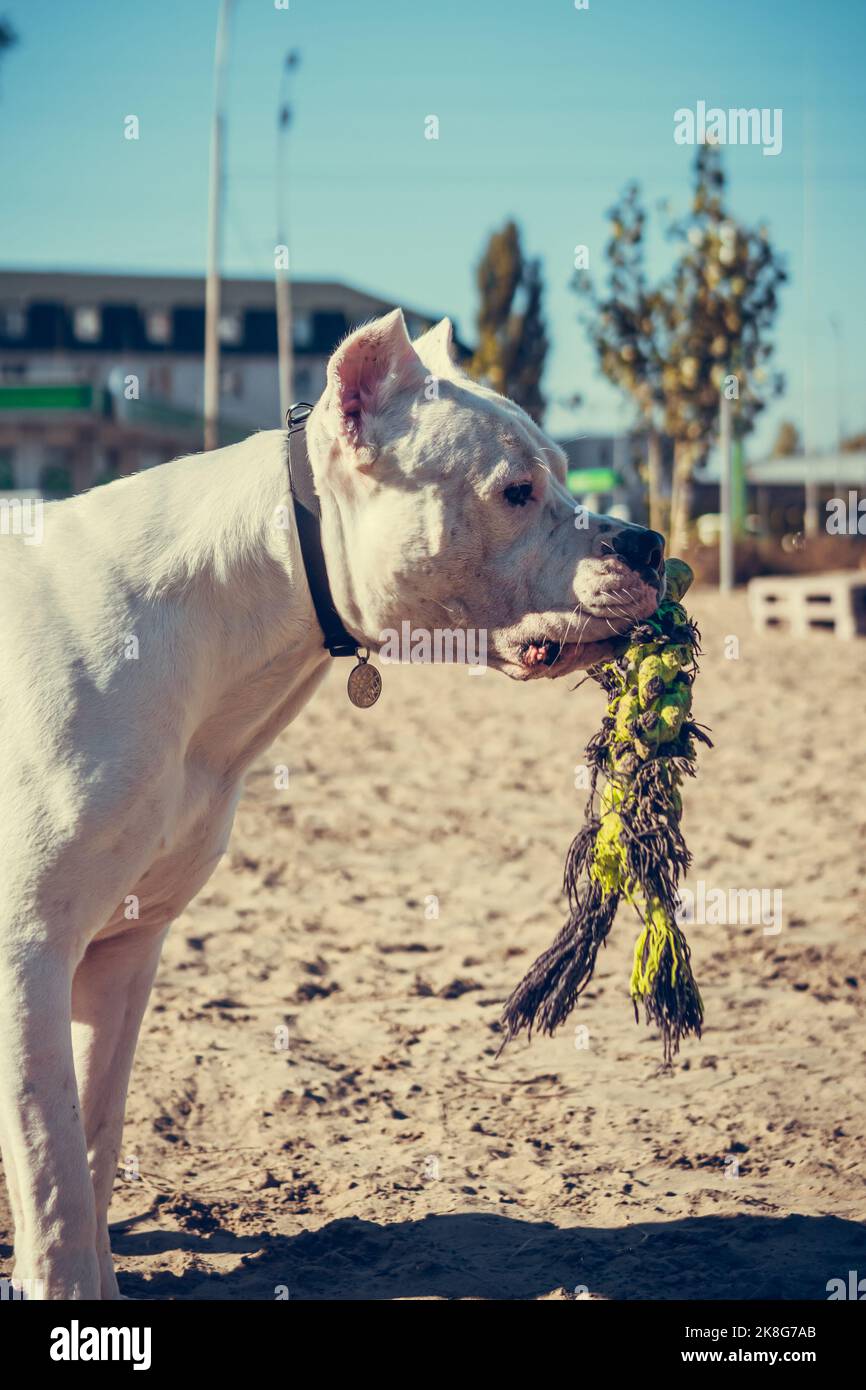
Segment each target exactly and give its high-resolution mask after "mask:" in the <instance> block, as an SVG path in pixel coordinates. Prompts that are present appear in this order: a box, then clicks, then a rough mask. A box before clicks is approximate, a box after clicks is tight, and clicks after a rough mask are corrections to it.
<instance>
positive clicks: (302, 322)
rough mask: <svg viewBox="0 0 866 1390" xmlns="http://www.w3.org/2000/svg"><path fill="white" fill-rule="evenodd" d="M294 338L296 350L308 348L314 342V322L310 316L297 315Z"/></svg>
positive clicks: (293, 332)
mask: <svg viewBox="0 0 866 1390" xmlns="http://www.w3.org/2000/svg"><path fill="white" fill-rule="evenodd" d="M292 337H293V338H294V341H295V347H296V348H308V347H309V346H310V344H311V343H312V341H313V320H312V318H311V317H310V315H309V314H295V317H294V319H293V320H292Z"/></svg>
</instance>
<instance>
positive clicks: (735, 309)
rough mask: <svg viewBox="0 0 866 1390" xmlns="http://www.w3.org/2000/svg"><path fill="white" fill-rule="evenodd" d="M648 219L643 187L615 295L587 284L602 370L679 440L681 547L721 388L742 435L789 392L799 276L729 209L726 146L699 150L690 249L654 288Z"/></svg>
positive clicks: (628, 212)
mask: <svg viewBox="0 0 866 1390" xmlns="http://www.w3.org/2000/svg"><path fill="white" fill-rule="evenodd" d="M645 222H646V214H645V212H644V209H643V207H642V204H641V201H640V194H639V190H638V188H637V186H636V185H634V184H632V185H630V186H629V188H628V189H627V190H626V193H625V194H624V195H623V197H622V199H621V200H620V202H619V204H617V206H616V207H615V208H614V209H613V212H612V235H611V238H610V241H609V242H608V244H607V246H606V248H605V255H606V258H607V261H608V264H609V283H608V293H607V295H606V296H604V297H603V298H601V297H599V296H598V295H597V294H596V293H595V291H594V290H593V287H592V285H591V283H590V282H589V281H588V279H587V278H586V277H582V278H579V279H578V281H577V285H576V288H577V289H578V291H579V293H581V294H582V295H583V296H584V297H585V299H586V301H587V304H588V313H587V314H586V315H585V318H584V322H585V323H586V325H587V327H588V328H589V331H590V337H591V340H592V341H593V343H594V345H595V349H596V353H597V356H598V359H599V364H600V366H601V369H602V371H603V372H604V373H605V375H606V376H608V377H609V379H610V380H612V381H613V382H615V383H616V384H617V385H619V386H621V387H623V388H624V389H625V390H627V391H628V392H629V394H630V395H631V396H632V397H633V399H634V401H635V404H636V406H637V407H638V410H639V413H640V415H641V416H642V417H643V419H644V420H646V421H647V422H649V423H651V425H652V426H653V427H654V428H656V429H661V430H663V431H664V432H665V433H666V434H668V435H670V436H671V437H672V439H673V440H674V449H675V453H674V459H675V462H674V480H673V481H674V487H673V498H672V507H671V513H672V514H671V519H670V532H671V544H672V548H674V549H677V550H678V549H680V548H683V547H685V546H686V545H687V543H688V522H689V510H690V492H691V479H692V475H693V472H694V468H695V466H696V464H697V463H698V462H699V461H700V460H701V459H702V458H703V457H704V456H705V455H706V453H707V450H708V449H709V447H710V444H711V442H712V439H713V437H714V435H715V433H716V429H717V424H718V412H719V399H720V394H721V392H722V391H723V390H724V391H725V392H726V393H727V394H729V395H730V397H731V398H733V399H735V400H736V402H737V404H736V409H735V412H734V429H735V433H736V435H737V436H738V437H742V436H743V435H745V434H746V433H748V432H749V431H750V430H751V429H752V428H753V426H754V423H755V420H756V419H757V417H758V415H759V414H760V412H761V411H762V410H763V409H764V408H765V405H766V404H767V401H768V400H769V399H771V398H772V397H773V396H775V395H777V394H778V393H779V392H780V391H781V389H782V385H783V383H782V378H781V377H780V376H779V375H778V374H775V373H773V372H771V371H770V370H769V365H768V364H769V358H770V357H771V356H772V352H773V348H772V344H771V343H770V341H769V337H770V332H771V330H772V326H773V323H774V321H775V316H776V312H777V309H778V289H779V287H780V285H781V284H782V283H783V282H784V281H785V280H786V278H787V276H786V273H785V270H784V267H783V265H782V263H781V261H780V260H779V258H778V256H777V253H776V252H775V251H774V250H773V248H772V247H771V245H770V243H769V239H768V236H767V232H766V230H765V229H764V228H763V227H761V228H757V229H752V228H749V227H746V226H744V225H742V224H741V223H738V222H737V221H735V219H734V218H733V217H732V215H731V214H730V212H729V211H728V209H727V207H726V202H725V178H724V172H723V169H722V163H721V156H720V152H719V149H718V147H717V146H716V145H713V144H705V145H700V146H698V149H697V153H696V157H695V163H694V185H693V194H692V203H691V208H690V211H689V214H688V215H687V216H686V217H685V218H683V219H681V220H680V221H676V222H673V223H671V224H670V225H669V226H668V229H667V231H668V236H669V238H670V239H671V240H672V241H673V242H674V243H675V244H676V246H677V247H678V255H677V257H676V259H675V262H674V265H673V268H672V270H671V271H670V273H669V274H668V275H666V276H665V277H664V278H663V279H662V280H660V281H659V282H658V283H657V284H656V285H654V286H653V285H650V284H649V283H648V281H647V277H646V272H645V268H644V228H645Z"/></svg>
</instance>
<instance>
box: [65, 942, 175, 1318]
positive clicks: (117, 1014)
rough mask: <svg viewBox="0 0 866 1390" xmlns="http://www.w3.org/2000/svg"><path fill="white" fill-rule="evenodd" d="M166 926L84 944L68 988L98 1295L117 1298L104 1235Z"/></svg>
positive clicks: (105, 1235)
mask: <svg viewBox="0 0 866 1390" xmlns="http://www.w3.org/2000/svg"><path fill="white" fill-rule="evenodd" d="M166 930H167V928H165V927H161V928H159V929H158V930H154V929H152V928H151V929H148V928H145V927H135V928H132V929H130V930H128V931H126V932H124V933H122V934H121V935H119V936H115V937H111V938H110V939H108V940H105V941H95V942H92V943H91V944H90V946H88V948H87V951H86V952H85V954H84V958H83V960H82V961H81V963H80V965H79V966H78V969H77V971H76V972H75V979H74V981H73V987H72V1040H73V1046H74V1051H75V1070H76V1074H77V1076H78V1086H79V1091H80V1093H81V1108H82V1113H83V1115H84V1129H85V1134H86V1136H87V1158H88V1162H89V1165H90V1173H91V1176H92V1179H93V1191H94V1195H95V1199H96V1250H97V1256H98V1259H99V1274H100V1296H101V1297H102V1298H106V1299H113V1298H119V1297H120V1296H121V1295H120V1293H119V1292H118V1288H117V1279H116V1278H115V1274H114V1264H113V1262H112V1258H111V1245H110V1241H109V1236H108V1206H109V1203H110V1201H111V1192H112V1188H113V1186H114V1178H115V1175H116V1172H117V1163H118V1158H119V1154H120V1140H121V1135H122V1132H123V1113H124V1110H125V1108H126V1092H127V1087H128V1085H129V1075H130V1072H131V1070H132V1062H133V1058H134V1056H135V1045H136V1042H137V1041H138V1030H139V1027H140V1026H141V1020H142V1016H143V1014H144V1010H145V1008H146V1006H147V1000H148V996H149V994H150V988H151V985H152V984H153V977H154V975H155V973H156V967H157V965H158V963H159V953H160V950H161V948H162V943H163V940H164V938H165V933H166Z"/></svg>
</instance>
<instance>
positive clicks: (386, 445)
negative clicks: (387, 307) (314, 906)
mask: <svg viewBox="0 0 866 1390" xmlns="http://www.w3.org/2000/svg"><path fill="white" fill-rule="evenodd" d="M307 444H308V450H309V456H310V461H311V467H312V471H313V475H314V477H315V482H316V490H317V492H318V494H319V498H320V505H321V512H322V519H321V537H322V544H323V549H324V555H325V558H326V562H327V572H328V577H329V580H330V587H331V591H332V594H333V599H334V603H335V605H336V608H337V610H338V611H339V614H340V617H341V618H342V621H343V623H344V624H345V627H346V628H347V629H348V630H349V632H350V633H351V635H352V637H353V639H355V640H356V641H357V642H358V643H362V644H364V645H366V646H368V647H370V648H372V649H374V650H375V648H376V646H377V642H378V640H379V634H381V633H382V632H383V631H384V630H386V629H396V630H399V629H400V625H401V622H402V621H404V620H406V619H409V620H410V621H411V623H412V626H413V628H423V629H427V630H429V631H434V630H436V629H437V628H441V627H442V625H443V624H445V625H447V626H448V627H449V628H452V629H453V628H461V627H468V626H473V627H474V628H476V629H484V630H486V633H487V641H488V663H489V664H490V665H493V666H495V667H497V668H498V669H500V670H503V671H505V672H507V674H508V675H510V676H513V677H516V678H517V679H527V678H533V677H537V676H546V675H553V676H556V675H562V674H566V673H569V672H572V671H574V670H576V669H578V668H579V667H583V666H586V665H589V664H591V663H592V662H593V661H594V660H597V659H599V658H600V657H601V656H604V655H605V654H606V653H607V652H608V651H609V647H608V646H606V645H605V639H606V638H608V639H609V638H610V636H611V634H612V633H614V632H619V631H622V630H624V629H625V628H627V627H628V626H629V625H630V624H631V623H632V622H633V621H634V620H635V619H637V618H640V617H643V616H645V615H647V614H649V613H650V612H652V611H653V609H654V608H655V607H656V605H657V603H658V600H659V595H660V590H661V585H662V582H663V581H662V580H661V579H660V573H661V555H662V542H661V537H659V536H657V535H655V533H653V532H651V531H645V530H643V528H640V527H631V526H624V525H623V524H622V523H621V522H616V521H609V520H608V521H605V520H604V519H602V518H598V517H589V516H587V515H586V514H584V515H583V516H581V515H580V514H579V512H578V514H577V515H575V509H574V508H573V507H572V506H569V505H568V500H567V498H568V494H567V493H566V492H565V491H564V488H563V485H562V479H563V477H564V459H563V455H562V452H561V451H560V450H559V449H558V448H557V447H556V446H554V445H553V444H552V443H551V442H550V440H549V439H547V437H546V436H545V435H544V434H543V433H542V432H541V430H539V429H538V428H537V427H536V425H534V424H533V423H532V421H531V420H530V419H529V418H528V417H527V416H526V415H525V414H524V413H523V411H521V410H520V409H519V408H518V407H517V406H516V405H514V404H513V403H512V402H511V401H508V400H505V399H504V398H502V397H500V396H497V395H495V394H494V393H493V392H491V391H489V390H486V389H484V388H483V387H481V386H478V385H477V384H476V383H474V382H472V381H470V380H469V378H467V377H466V376H465V375H463V374H462V373H461V372H460V370H459V369H458V368H457V367H456V366H455V364H454V362H453V361H452V348H451V329H450V324H449V323H448V321H447V320H444V321H443V322H442V323H441V324H439V325H438V327H436V328H434V329H432V330H431V331H430V332H429V333H427V334H426V335H425V336H424V337H423V338H421V339H420V340H419V341H417V342H416V343H414V344H413V343H411V342H410V340H409V338H408V336H407V334H406V328H405V324H404V320H403V316H402V313H401V312H400V311H399V310H396V311H395V312H394V313H393V314H390V315H388V316H387V317H386V318H383V319H381V320H378V321H377V322H375V323H372V324H369V325H367V326H365V327H362V328H359V329H358V330H357V331H356V332H354V333H353V334H352V335H351V336H350V337H349V338H347V339H346V341H345V342H344V343H343V344H342V345H341V346H340V347H339V348H338V350H337V351H336V352H335V353H334V356H333V357H332V359H331V362H330V364H329V367H328V377H327V385H326V389H325V393H324V395H323V397H322V399H321V400H320V401H319V403H318V404H317V405H316V407H315V409H314V410H313V412H312V415H311V417H310V420H309V424H308V427H307ZM287 453H288V437H287V434H286V433H285V432H284V431H276V430H275V431H271V432H268V433H262V434H258V435H255V436H254V437H253V438H251V439H248V440H246V441H245V442H244V443H243V444H238V445H235V446H232V447H231V448H226V449H221V450H219V451H217V452H216V453H212V454H200V455H196V456H193V457H190V458H184V459H177V460H175V461H174V462H172V463H168V464H165V465H164V466H162V467H159V468H154V469H151V470H149V471H147V472H144V473H140V474H138V475H137V476H135V477H132V478H125V479H122V480H120V481H118V482H115V483H112V484H111V485H110V486H108V487H102V488H98V489H96V490H95V491H93V492H89V493H87V494H86V495H83V496H79V497H75V498H72V499H71V500H69V501H67V502H61V503H57V504H53V505H51V506H49V507H47V508H46V510H45V515H44V538H43V543H42V544H41V545H31V546H29V547H28V546H23V545H22V544H21V542H20V540H18V539H15V538H13V537H8V536H3V537H0V605H2V622H0V633H2V640H3V643H4V646H5V652H4V656H3V661H2V667H0V681H2V691H0V729H2V743H0V748H2V762H3V768H2V784H0V794H2V797H3V801H4V808H3V815H2V819H0V882H2V887H3V905H2V916H0V1138H2V1152H3V1163H4V1168H5V1173H6V1181H7V1184H8V1188H9V1193H10V1200H11V1205H12V1209H13V1213H14V1217H15V1226H16V1237H15V1266H14V1270H13V1278H14V1279H15V1280H16V1281H17V1280H20V1281H26V1283H25V1288H26V1289H27V1291H28V1294H29V1296H31V1297H33V1296H40V1295H41V1296H44V1297H48V1298H58V1299H91V1298H100V1297H101V1298H117V1297H119V1294H118V1288H117V1281H116V1279H115V1275H114V1270H113V1266H112V1260H111V1251H110V1248H109V1238H108V1222H107V1213H108V1204H109V1198H110V1196H111V1190H112V1184H113V1181H114V1176H115V1171H116V1166H117V1161H118V1153H119V1148H120V1138H121V1128H122V1123H123V1112H124V1106H125V1100H126V1091H127V1084H128V1080H129V1073H130V1069H131V1066H132V1060H133V1054H134V1051H135V1044H136V1039H137V1035H138V1030H139V1025H140V1022H141V1018H142V1014H143V1012H144V1008H145V1005H146V1003H147V998H148V993H149V991H150V987H151V982H152V980H153V976H154V972H155V970H156V966H157V961H158V959H159V953H160V946H161V943H162V940H163V937H164V935H165V932H166V930H167V928H168V926H169V924H170V922H171V921H172V919H173V918H175V917H177V915H178V914H179V913H180V912H182V911H183V909H184V908H185V907H186V905H187V903H189V901H190V899H191V898H192V897H193V896H194V895H195V894H196V893H197V892H198V891H199V889H200V888H201V887H202V885H203V884H204V883H205V882H206V881H207V879H208V877H209V875H210V874H211V873H212V872H213V869H214V866H215V865H216V863H217V860H218V859H219V858H220V856H221V855H222V854H223V853H224V851H225V849H226V845H227V842H228V838H229V832H230V830H231V825H232V818H233V816H234V811H235V806H236V804H237V801H238V798H239V796H240V792H241V784H242V779H243V776H244V773H245V771H246V769H247V768H248V767H249V765H250V763H251V762H252V761H253V759H254V758H255V757H256V756H257V755H258V754H259V753H261V751H262V750H263V749H264V748H266V747H267V745H268V744H269V743H270V741H271V740H272V739H273V737H274V735H275V734H276V733H277V731H278V730H280V729H282V728H283V727H284V726H285V725H286V724H288V723H289V721H290V720H292V719H294V717H295V715H296V714H297V713H298V711H299V710H300V709H301V707H302V706H303V705H304V704H305V703H306V701H307V700H308V699H309V698H310V696H311V695H312V694H313V692H314V690H315V689H316V687H317V686H318V684H319V682H320V681H321V679H322V677H323V676H324V674H325V672H326V671H327V669H328V667H329V665H330V664H331V657H330V656H329V654H328V651H327V650H325V648H324V647H323V645H322V628H321V627H320V625H319V623H318V621H317V618H316V610H315V609H314V604H313V601H312V595H311V588H310V584H309V583H308V578H307V570H306V569H305V563H304V556H303V555H302V553H301V548H300V544H299V538H298V531H297V529H296V526H295V521H294V515H293V511H292V508H291V496H290V492H289V474H288V470H287ZM313 587H314V588H315V585H314V586H313ZM359 717H363V716H359ZM322 756H323V757H326V756H327V750H326V749H324V750H322Z"/></svg>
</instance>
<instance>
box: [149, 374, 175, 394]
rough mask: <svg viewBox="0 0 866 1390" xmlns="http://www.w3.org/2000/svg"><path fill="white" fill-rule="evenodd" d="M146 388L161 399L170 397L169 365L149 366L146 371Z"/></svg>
mask: <svg viewBox="0 0 866 1390" xmlns="http://www.w3.org/2000/svg"><path fill="white" fill-rule="evenodd" d="M147 390H148V394H149V395H151V396H160V397H161V398H162V399H163V400H170V398H171V367H151V368H150V370H149V372H148V373H147Z"/></svg>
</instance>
